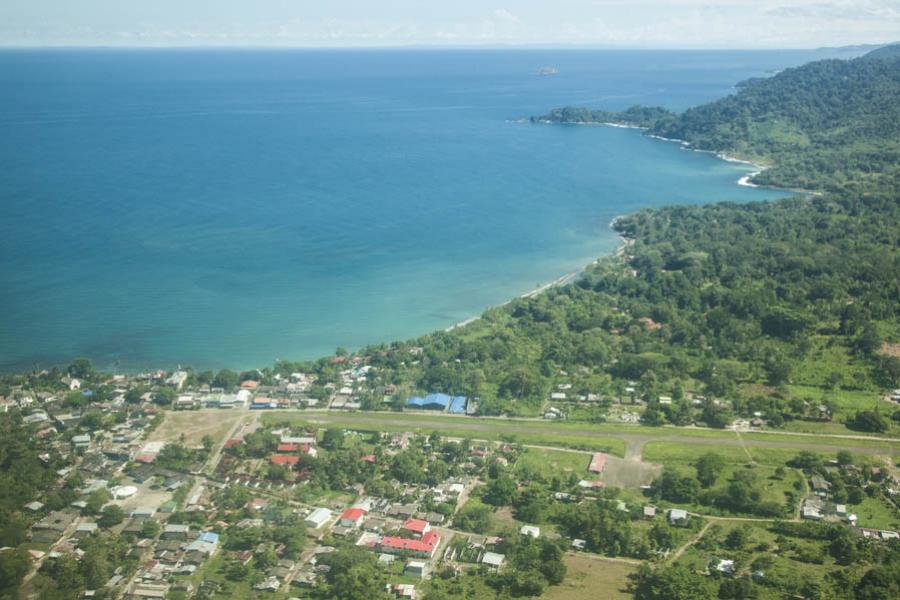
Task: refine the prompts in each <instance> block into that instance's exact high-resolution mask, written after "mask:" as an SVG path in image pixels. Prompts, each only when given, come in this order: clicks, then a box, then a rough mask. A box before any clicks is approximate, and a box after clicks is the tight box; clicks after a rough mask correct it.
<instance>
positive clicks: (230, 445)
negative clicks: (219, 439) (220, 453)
mask: <svg viewBox="0 0 900 600" xmlns="http://www.w3.org/2000/svg"><path fill="white" fill-rule="evenodd" d="M243 443H244V440H242V439H241V438H231V439H229V440H227V441H226V442H225V449H226V450H230V449H231V448H234V447H235V446H240V445H241V444H243Z"/></svg>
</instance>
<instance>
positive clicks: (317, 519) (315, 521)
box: [304, 508, 331, 529]
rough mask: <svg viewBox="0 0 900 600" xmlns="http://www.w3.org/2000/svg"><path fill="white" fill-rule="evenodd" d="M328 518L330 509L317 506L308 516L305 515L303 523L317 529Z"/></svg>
mask: <svg viewBox="0 0 900 600" xmlns="http://www.w3.org/2000/svg"><path fill="white" fill-rule="evenodd" d="M330 518H331V511H330V510H328V509H327V508H317V509H316V510H314V511H312V512H311V513H309V516H308V517H306V521H304V523H305V524H306V526H307V527H311V528H312V529H318V528H319V527H321V526H322V525H324V524H325V523H326V522H327V521H328V520H329V519H330Z"/></svg>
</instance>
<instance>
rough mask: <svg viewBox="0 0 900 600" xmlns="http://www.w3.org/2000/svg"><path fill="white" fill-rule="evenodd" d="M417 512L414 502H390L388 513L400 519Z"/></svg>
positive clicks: (417, 508)
mask: <svg viewBox="0 0 900 600" xmlns="http://www.w3.org/2000/svg"><path fill="white" fill-rule="evenodd" d="M417 512H419V507H418V506H416V505H414V504H392V505H391V508H390V510H388V515H390V516H392V517H397V518H401V519H408V518H410V517H412V516H413V515H414V514H416V513H417Z"/></svg>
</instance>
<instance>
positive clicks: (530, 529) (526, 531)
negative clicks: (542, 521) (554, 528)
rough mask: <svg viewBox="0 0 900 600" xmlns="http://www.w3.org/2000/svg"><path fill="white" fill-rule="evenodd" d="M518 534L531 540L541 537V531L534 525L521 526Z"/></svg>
mask: <svg viewBox="0 0 900 600" xmlns="http://www.w3.org/2000/svg"><path fill="white" fill-rule="evenodd" d="M519 533H520V534H521V535H530V536H531V537H533V538H539V537H541V529H540V528H539V527H535V526H534V525H522V527H521V529H519Z"/></svg>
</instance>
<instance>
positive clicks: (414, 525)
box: [403, 519, 431, 538]
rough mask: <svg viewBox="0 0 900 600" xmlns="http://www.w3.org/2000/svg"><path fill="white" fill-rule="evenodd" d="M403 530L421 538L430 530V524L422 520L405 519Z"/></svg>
mask: <svg viewBox="0 0 900 600" xmlns="http://www.w3.org/2000/svg"><path fill="white" fill-rule="evenodd" d="M403 530H404V531H408V532H410V533H412V534H413V536H415V537H417V538H421V537H422V536H424V535H425V534H426V533H428V532H429V531H430V530H431V524H430V523H429V522H428V521H425V520H424V519H407V520H406V522H405V523H404V524H403Z"/></svg>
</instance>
